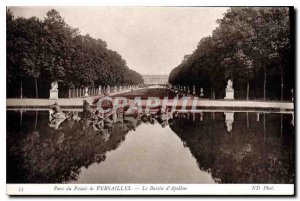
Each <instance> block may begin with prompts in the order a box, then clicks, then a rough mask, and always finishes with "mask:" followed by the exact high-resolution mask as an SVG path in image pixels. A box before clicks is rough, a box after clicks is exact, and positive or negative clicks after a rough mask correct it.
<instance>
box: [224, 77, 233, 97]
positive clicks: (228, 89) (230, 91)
mask: <svg viewBox="0 0 300 201" xmlns="http://www.w3.org/2000/svg"><path fill="white" fill-rule="evenodd" d="M232 86H233V83H232V81H231V79H229V80H228V81H227V86H226V89H225V97H224V99H225V100H234V89H233V87H232Z"/></svg>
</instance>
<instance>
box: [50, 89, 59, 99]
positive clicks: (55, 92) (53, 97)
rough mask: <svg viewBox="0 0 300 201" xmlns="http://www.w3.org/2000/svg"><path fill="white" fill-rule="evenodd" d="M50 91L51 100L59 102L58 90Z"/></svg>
mask: <svg viewBox="0 0 300 201" xmlns="http://www.w3.org/2000/svg"><path fill="white" fill-rule="evenodd" d="M49 91H50V97H49V99H52V100H57V99H58V90H49Z"/></svg>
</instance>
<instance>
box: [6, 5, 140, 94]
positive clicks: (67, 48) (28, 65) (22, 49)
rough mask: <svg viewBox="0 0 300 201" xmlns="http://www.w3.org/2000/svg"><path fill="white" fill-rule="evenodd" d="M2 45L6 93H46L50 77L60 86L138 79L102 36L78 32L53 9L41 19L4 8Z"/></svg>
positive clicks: (81, 85) (64, 87)
mask: <svg viewBox="0 0 300 201" xmlns="http://www.w3.org/2000/svg"><path fill="white" fill-rule="evenodd" d="M99 28H101V27H99ZM6 47H7V96H8V97H20V95H21V93H23V96H26V97H36V98H38V97H39V98H40V97H46V98H47V97H49V89H50V86H51V82H53V81H57V82H58V84H59V89H61V90H63V89H69V88H74V87H76V88H77V87H87V86H89V87H94V86H95V87H98V86H99V85H102V86H107V85H110V86H112V85H126V84H128V85H132V84H140V83H142V82H143V79H142V76H141V75H140V74H138V73H137V72H135V71H133V70H130V69H129V68H128V67H127V65H126V61H125V60H124V59H122V57H121V55H119V54H118V53H117V52H115V51H113V50H110V49H108V48H107V44H106V42H105V41H103V40H101V39H95V38H92V37H91V36H89V35H88V34H87V35H81V34H80V33H79V30H78V29H75V28H72V27H71V26H69V25H68V24H66V22H65V21H64V19H63V18H62V17H61V16H60V14H59V13H58V12H57V11H56V10H54V9H52V10H50V11H48V12H47V17H46V18H44V20H40V19H38V18H37V17H31V18H29V19H25V18H22V17H17V18H15V17H14V15H13V13H12V12H11V11H10V10H9V9H7V46H6ZM21 89H23V92H21Z"/></svg>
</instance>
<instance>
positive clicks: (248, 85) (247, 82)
mask: <svg viewBox="0 0 300 201" xmlns="http://www.w3.org/2000/svg"><path fill="white" fill-rule="evenodd" d="M247 100H249V82H247Z"/></svg>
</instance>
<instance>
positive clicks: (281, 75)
mask: <svg viewBox="0 0 300 201" xmlns="http://www.w3.org/2000/svg"><path fill="white" fill-rule="evenodd" d="M280 69H281V72H280V77H281V93H280V100H281V101H283V69H282V67H281V68H280Z"/></svg>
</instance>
